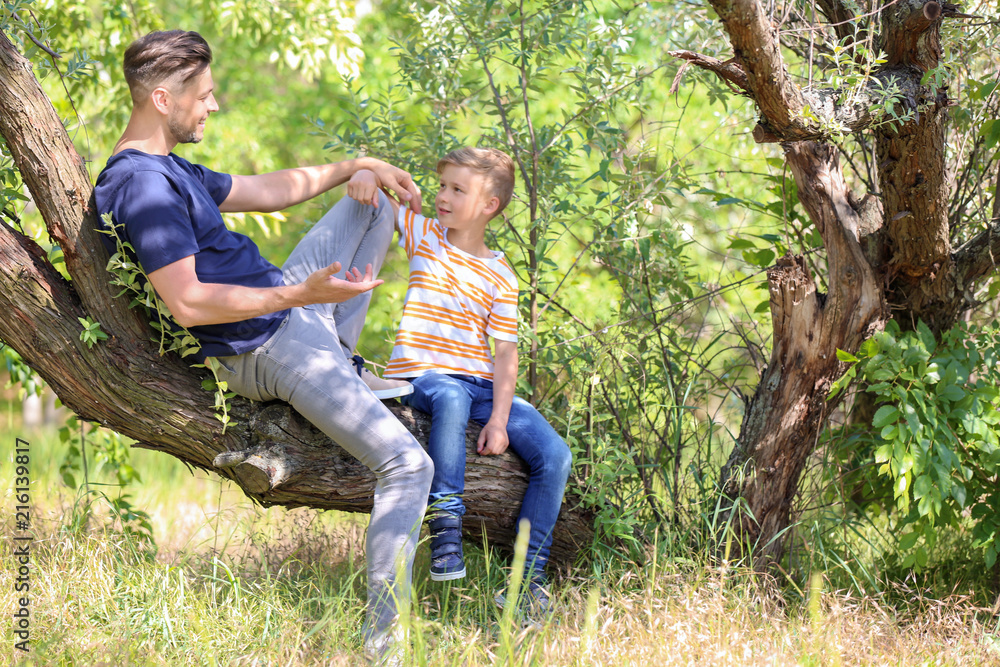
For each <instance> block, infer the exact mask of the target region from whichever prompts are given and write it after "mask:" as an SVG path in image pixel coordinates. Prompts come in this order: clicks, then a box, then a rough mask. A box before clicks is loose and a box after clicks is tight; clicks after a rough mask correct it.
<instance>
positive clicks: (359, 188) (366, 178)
mask: <svg viewBox="0 0 1000 667" xmlns="http://www.w3.org/2000/svg"><path fill="white" fill-rule="evenodd" d="M378 185H379V183H378V176H376V175H375V172H374V171H372V170H370V169H359V170H358V171H356V172H354V175H353V176H351V180H349V181H347V196H348V197H350V198H351V199H354V200H355V201H358V202H361V203H362V204H368V205H369V206H374V207H375V208H378Z"/></svg>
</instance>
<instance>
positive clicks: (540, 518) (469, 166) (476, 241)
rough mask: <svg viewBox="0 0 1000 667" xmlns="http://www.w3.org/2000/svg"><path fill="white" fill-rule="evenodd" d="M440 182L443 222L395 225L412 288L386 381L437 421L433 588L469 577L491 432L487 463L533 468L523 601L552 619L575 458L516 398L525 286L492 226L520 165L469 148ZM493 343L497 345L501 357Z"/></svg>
mask: <svg viewBox="0 0 1000 667" xmlns="http://www.w3.org/2000/svg"><path fill="white" fill-rule="evenodd" d="M437 172H438V174H439V175H440V188H439V190H438V193H437V196H436V198H435V206H436V211H437V219H432V218H424V216H422V215H420V214H419V213H416V212H414V211H412V210H410V209H409V208H400V209H399V210H398V214H397V220H396V224H397V229H399V232H400V236H401V238H400V245H401V246H402V247H403V248H404V249H405V250H406V256H407V258H408V259H409V260H410V278H409V285H408V288H407V292H406V304H405V306H404V309H403V318H402V320H401V322H400V325H399V331H398V333H397V335H396V341H395V347H394V348H393V351H392V357H391V359H390V361H389V364H388V367H387V368H386V371H385V374H384V375H385V377H387V378H396V379H404V378H405V379H407V380H409V381H410V382H411V383H412V384H413V393H412V394H410V395H408V396H403V397H401V398H400V401H401V402H402V403H403V404H404V405H409V406H412V407H414V408H416V409H418V410H421V411H423V412H426V413H428V414H430V415H431V432H430V438H429V442H428V453H429V454H430V456H431V459H432V460H433V461H434V478H433V481H432V483H431V493H430V502H431V503H432V507H431V508H429V510H428V512H429V515H430V516H432V517H433V518H432V520H431V521H430V533H431V561H432V564H431V579H433V580H434V581H448V580H452V579H460V578H462V577H464V576H465V563H464V560H463V555H462V515H463V514H464V513H465V505H464V504H463V502H462V493H463V491H464V488H465V480H464V476H465V431H466V426H467V425H468V422H469V420H470V418H471V419H472V420H473V421H476V422H478V423H479V424H482V426H483V430H482V432H481V433H480V435H479V441H478V443H477V451H478V453H479V454H481V455H485V456H489V455H493V454H502V453H503V452H504V451H505V450H506V449H507V447H508V445H509V446H510V447H512V448H513V450H514V451H515V452H516V453H517V454H518V455H519V456H520V457H521V458H522V459H524V460H525V461H526V462H527V464H528V466H529V469H530V476H529V481H528V489H527V491H526V492H525V496H524V501H523V502H522V504H521V512H520V516H519V522H520V519H527V520H528V521H529V522H530V535H529V540H528V552H527V560H526V563H525V582H526V586H525V589H524V590H525V591H526V595H527V598H526V599H527V600H528V602H529V605H530V606H531V607H533V608H534V609H536V610H540V611H545V610H546V609H547V607H548V602H549V601H548V595H547V593H546V591H545V589H544V585H545V575H544V567H545V564H546V562H547V561H548V555H549V548H550V547H551V545H552V529H553V527H554V526H555V523H556V518H557V517H558V515H559V508H560V505H561V504H562V497H563V490H564V489H565V486H566V480H567V478H568V476H569V469H570V463H571V460H572V457H571V454H570V451H569V447H567V446H566V443H565V442H563V440H562V438H560V437H559V435H558V434H557V433H556V432H555V430H554V429H553V428H552V427H551V426H550V425H549V423H548V422H547V421H546V420H545V418H544V417H542V416H541V415H540V414H539V413H538V411H537V410H535V408H534V407H532V406H531V404H529V403H528V402H526V401H524V400H522V399H520V398H517V397H516V396H514V388H515V385H516V384H517V320H518V311H517V296H518V287H517V278H516V276H515V275H514V272H513V271H512V270H511V268H510V266H509V265H508V264H507V261H506V260H505V259H504V256H503V253H501V252H495V251H492V250H490V249H489V248H487V246H486V243H485V235H486V226H487V224H489V222H490V220H492V219H493V218H495V217H496V216H498V215H499V214H500V213H501V212H503V210H504V208H505V207H506V206H507V204H508V203H509V202H510V199H511V196H512V194H513V191H514V164H513V162H512V161H511V159H510V157H508V156H507V155H506V154H505V153H503V152H502V151H499V150H496V149H492V148H462V149H459V150H456V151H454V152H452V153H449V154H448V155H446V156H445V157H444V158H442V159H441V160H440V161H439V162H438V165H437ZM375 183H376V179H375V177H374V174H371V173H370V172H369V173H364V172H359V173H358V175H357V176H356V177H355V178H354V179H352V183H351V184H349V187H348V194H351V195H352V196H355V195H356V196H357V197H361V198H362V199H359V201H373V198H374V196H375V194H376V185H375ZM352 186H353V187H352ZM365 197H367V199H365ZM487 337H492V338H493V341H494V347H495V355H494V354H492V353H491V351H490V346H489V343H488V342H487ZM498 602H500V603H501V604H502V603H503V600H502V599H498Z"/></svg>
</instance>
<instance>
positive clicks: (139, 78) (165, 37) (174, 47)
mask: <svg viewBox="0 0 1000 667" xmlns="http://www.w3.org/2000/svg"><path fill="white" fill-rule="evenodd" d="M211 63H212V48H211V47H210V46H209V45H208V42H206V41H205V38H204V37H202V36H201V35H199V34H198V33H196V32H194V31H186V30H165V31H158V32H151V33H149V34H148V35H145V36H143V37H140V38H139V39H137V40H135V41H134V42H132V44H131V45H130V46H129V47H128V49H126V50H125V60H124V61H123V63H122V69H124V70H125V81H126V82H127V83H128V89H129V92H130V93H131V94H132V102H133V103H134V104H137V105H139V104H143V103H144V102H145V101H146V99H147V98H148V97H149V94H150V93H151V92H153V89H155V88H156V87H157V86H158V85H160V84H162V83H164V82H166V81H168V80H172V82H176V83H179V84H180V85H181V86H182V87H183V86H185V85H187V83H188V82H189V81H190V80H191V79H193V78H194V77H196V76H199V75H200V74H201V73H202V72H204V71H205V68H207V67H208V66H209V65H210V64H211Z"/></svg>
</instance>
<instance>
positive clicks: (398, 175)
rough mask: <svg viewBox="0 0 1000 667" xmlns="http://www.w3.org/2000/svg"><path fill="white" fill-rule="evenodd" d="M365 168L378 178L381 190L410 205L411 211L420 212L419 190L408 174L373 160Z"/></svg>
mask: <svg viewBox="0 0 1000 667" xmlns="http://www.w3.org/2000/svg"><path fill="white" fill-rule="evenodd" d="M367 166H368V168H369V169H371V170H372V171H373V172H375V176H377V177H378V182H379V184H380V185H381V186H382V187H383V188H386V189H389V190H391V191H393V192H394V193H396V196H397V197H399V199H400V201H402V202H406V203H408V204H409V205H410V210H411V211H416V212H417V213H419V212H420V207H421V206H422V201H421V198H420V188H418V187H417V184H416V183H414V182H413V177H411V176H410V174H409V172H406V171H403V170H402V169H400V168H399V167H393V166H392V165H391V164H389V163H387V162H382V161H381V160H374V159H373V160H372V161H371V164H369V165H367Z"/></svg>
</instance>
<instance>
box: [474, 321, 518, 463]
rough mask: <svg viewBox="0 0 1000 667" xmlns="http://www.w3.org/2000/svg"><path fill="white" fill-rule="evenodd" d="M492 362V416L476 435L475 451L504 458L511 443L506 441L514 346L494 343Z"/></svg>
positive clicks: (514, 374) (513, 384) (514, 382)
mask: <svg viewBox="0 0 1000 667" xmlns="http://www.w3.org/2000/svg"><path fill="white" fill-rule="evenodd" d="M494 340H495V341H496V342H495V344H494V346H495V348H496V353H495V354H494V358H493V412H492V413H491V414H490V420H489V421H488V422H486V425H485V426H483V430H482V431H480V432H479V442H477V443H476V451H477V452H479V453H480V454H484V455H489V454H503V453H504V452H505V451H506V450H507V445H508V444H509V443H510V441H509V439H508V438H507V420H508V419H509V418H510V406H511V403H513V402H514V389H515V387H516V386H517V343H514V342H511V341H507V340H496V339H494Z"/></svg>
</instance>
